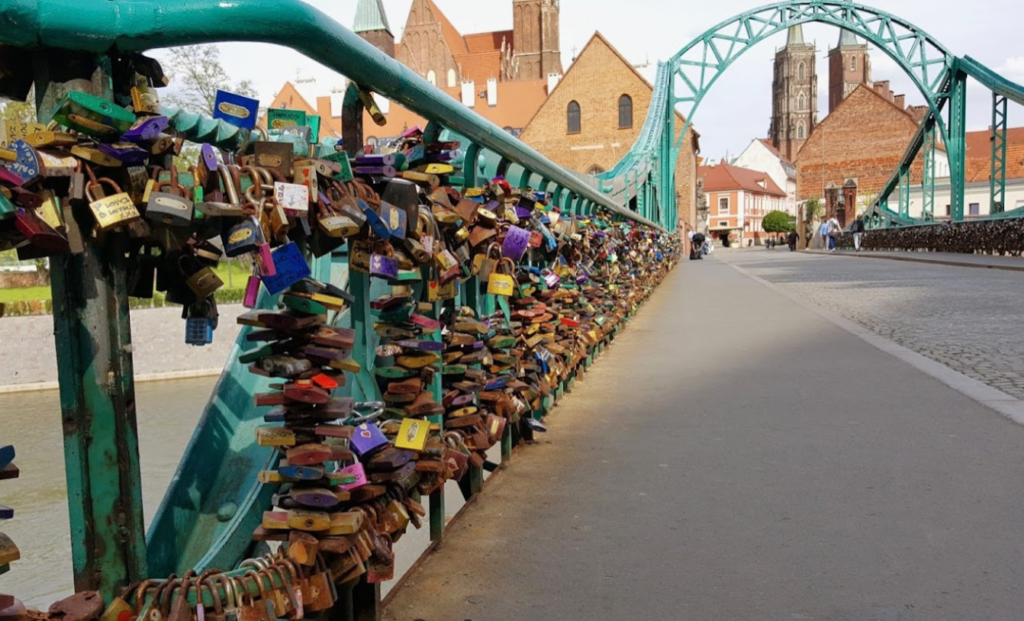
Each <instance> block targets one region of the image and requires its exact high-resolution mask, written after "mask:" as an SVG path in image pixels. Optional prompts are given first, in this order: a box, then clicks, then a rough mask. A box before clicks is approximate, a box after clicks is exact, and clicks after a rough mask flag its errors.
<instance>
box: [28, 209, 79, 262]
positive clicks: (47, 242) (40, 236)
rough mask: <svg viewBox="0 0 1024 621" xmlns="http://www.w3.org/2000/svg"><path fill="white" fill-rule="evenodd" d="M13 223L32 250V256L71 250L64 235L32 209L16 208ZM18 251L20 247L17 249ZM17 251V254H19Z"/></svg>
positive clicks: (50, 254) (62, 252)
mask: <svg viewBox="0 0 1024 621" xmlns="http://www.w3.org/2000/svg"><path fill="white" fill-rule="evenodd" d="M14 225H15V227H16V228H17V229H18V232H19V233H21V234H22V235H23V236H24V237H25V239H26V240H28V243H29V245H30V246H31V247H32V250H33V253H32V255H33V257H44V256H53V255H57V254H64V253H67V252H69V251H70V250H71V248H70V246H69V245H68V240H67V238H66V237H64V236H63V235H61V234H60V233H58V232H57V231H56V230H55V229H54V228H53V227H51V226H50V225H49V224H47V223H46V222H45V221H44V220H43V219H42V218H40V217H39V216H37V215H36V213H35V212H34V211H26V210H24V209H18V210H17V211H16V212H15V214H14ZM19 251H20V249H19ZM20 254H21V253H20V252H19V256H20Z"/></svg>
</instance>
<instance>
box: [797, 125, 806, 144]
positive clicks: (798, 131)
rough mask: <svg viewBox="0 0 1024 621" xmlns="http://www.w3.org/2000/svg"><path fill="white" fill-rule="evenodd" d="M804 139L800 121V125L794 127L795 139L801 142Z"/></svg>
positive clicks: (802, 126)
mask: <svg viewBox="0 0 1024 621" xmlns="http://www.w3.org/2000/svg"><path fill="white" fill-rule="evenodd" d="M805 137H806V135H805V130H804V122H803V121H800V124H799V125H797V126H796V139H797V140H803V139H804V138H805Z"/></svg>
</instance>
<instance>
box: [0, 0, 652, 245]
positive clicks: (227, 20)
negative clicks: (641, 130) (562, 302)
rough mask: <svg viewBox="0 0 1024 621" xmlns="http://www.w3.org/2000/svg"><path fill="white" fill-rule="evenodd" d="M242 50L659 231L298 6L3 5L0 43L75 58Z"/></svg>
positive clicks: (187, 1)
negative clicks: (327, 71) (327, 78)
mask: <svg viewBox="0 0 1024 621" xmlns="http://www.w3.org/2000/svg"><path fill="white" fill-rule="evenodd" d="M222 41H250V42H262V43H273V44H276V45H282V46H284V47H288V48H291V49H294V50H296V51H298V52H300V53H302V54H304V55H306V56H308V57H309V58H311V59H313V60H315V61H317V62H319V63H321V64H323V65H325V66H327V67H330V68H331V69H334V70H335V71H338V72H339V73H342V74H344V75H346V76H348V77H349V78H351V79H352V80H353V81H355V82H356V83H357V84H359V85H361V86H363V87H365V88H369V89H370V90H372V91H374V92H376V93H379V94H381V95H384V96H385V97H387V98H389V99H391V100H392V101H394V102H396V103H398V104H401V105H402V106H404V107H406V108H408V109H409V110H412V111H413V112H415V113H417V114H419V115H420V116H422V117H424V118H427V119H433V120H438V121H440V122H441V123H442V124H443V125H444V126H445V127H447V128H449V129H451V130H453V131H456V132H458V133H460V134H462V135H463V136H466V137H467V138H468V139H469V140H472V141H473V142H475V143H477V144H479V145H481V146H482V147H486V148H487V149H490V150H492V151H494V152H495V153H498V154H499V155H501V156H503V157H505V158H507V159H508V160H510V161H513V162H516V163H517V164H520V165H521V166H523V167H524V168H526V169H528V170H530V171H532V172H533V173H535V174H538V175H541V176H543V177H544V178H546V179H551V180H552V181H555V182H557V183H559V184H561V185H563V186H565V187H567V188H571V189H572V190H573V191H574V192H576V193H577V194H579V195H580V196H582V197H584V198H586V199H588V200H590V201H591V202H593V203H595V204H596V205H600V206H601V207H604V208H605V209H608V210H610V211H612V212H614V213H616V214H618V215H620V216H622V217H625V218H628V219H630V220H634V221H637V222H640V223H642V224H646V225H648V226H654V227H658V228H662V227H660V226H659V225H658V224H656V223H654V222H652V221H650V220H647V219H644V218H642V217H640V216H639V215H637V214H635V213H633V212H632V211H630V210H629V209H626V208H624V207H623V206H621V205H619V204H617V203H615V202H614V201H612V200H611V199H610V198H608V197H607V196H604V195H602V194H601V193H600V192H599V191H597V190H596V189H594V188H592V187H589V186H587V185H586V184H584V183H581V182H580V180H579V179H578V178H576V177H575V176H574V175H572V174H571V173H569V172H568V171H566V170H565V169H564V168H562V167H561V166H558V165H557V164H555V163H554V162H552V161H551V160H549V159H548V158H546V157H544V156H543V155H541V154H540V153H538V152H537V151H535V150H534V149H532V148H530V147H529V146H527V145H526V144H525V143H523V142H521V141H519V140H517V139H516V138H514V137H512V136H511V135H509V134H508V133H507V132H505V131H504V130H502V129H501V128H500V127H498V126H497V125H495V124H494V123H491V122H490V121H488V120H486V119H484V118H483V117H481V116H480V115H478V114H477V113H475V112H474V111H473V110H471V109H470V108H467V107H466V106H464V105H462V104H461V103H460V102H459V101H457V100H455V99H453V98H452V97H450V96H448V95H447V94H445V93H444V92H443V91H441V90H440V89H438V88H437V87H435V86H434V85H432V84H431V83H430V82H428V81H426V80H425V79H424V78H422V77H420V76H419V75H418V74H416V73H415V72H413V71H412V70H411V69H409V68H407V67H406V66H405V65H402V64H401V63H399V62H398V61H397V60H395V59H393V58H390V57H388V56H386V55H385V54H384V53H383V52H381V51H380V50H378V49H377V48H375V47H373V46H372V45H370V44H369V43H367V42H365V41H363V40H362V39H361V38H360V37H359V36H358V35H356V34H355V33H353V32H352V31H351V30H349V29H347V28H345V27H343V26H341V25H340V24H338V23H337V22H335V21H334V20H332V19H331V18H330V17H328V16H327V15H325V14H324V13H323V12H321V11H319V10H317V9H315V8H313V7H311V6H309V5H308V4H305V3H303V2H301V1H300V0H232V1H231V2H223V1H221V0H179V1H175V2H166V1H157V0H106V1H104V2H96V1H83V0H5V1H3V2H0V42H2V43H5V44H8V45H13V46H16V47H21V48H33V47H34V48H41V47H58V48H63V49H68V50H76V51H80V52H95V53H105V52H109V51H112V50H119V51H124V52H129V51H143V50H147V49H152V48H161V47H173V46H179V45H193V44H199V43H216V42H222Z"/></svg>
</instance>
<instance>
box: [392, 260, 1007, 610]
mask: <svg viewBox="0 0 1024 621" xmlns="http://www.w3.org/2000/svg"><path fill="white" fill-rule="evenodd" d="M697 301H699V302H697ZM549 422H550V433H548V434H547V435H546V436H542V442H541V443H540V444H538V445H535V446H531V447H527V448H526V449H525V450H523V451H520V452H519V453H517V455H516V460H515V461H514V462H513V463H512V464H511V465H510V466H509V468H508V469H507V470H505V471H504V472H502V473H499V474H498V475H496V476H495V477H494V478H493V479H492V480H491V481H490V482H489V484H488V485H487V487H486V489H485V491H484V494H483V495H482V497H481V498H480V499H479V500H478V502H476V503H473V504H472V505H471V506H470V507H468V508H467V509H466V511H465V512H464V513H463V514H462V515H461V517H460V518H459V520H458V521H457V523H456V524H454V525H453V527H452V528H451V529H450V530H449V531H448V534H447V539H446V541H445V542H444V544H443V545H442V546H441V547H440V548H439V549H438V551H437V552H436V553H435V554H433V555H432V556H431V557H429V558H428V559H427V560H426V561H425V562H424V563H423V564H422V565H421V566H420V567H419V568H418V569H417V570H415V571H413V573H412V574H411V575H410V577H409V579H408V581H407V583H406V585H405V586H404V588H403V589H401V590H400V591H399V592H398V593H396V595H395V596H394V598H393V599H392V600H391V602H390V605H389V608H388V610H387V611H386V614H385V618H387V619H393V620H403V621H412V620H413V619H424V620H426V621H450V620H461V619H473V620H474V621H503V620H523V621H526V620H530V621H533V620H538V621H539V620H545V621H547V620H556V619H566V620H576V619H580V620H582V619H588V620H597V621H602V620H608V621H611V620H615V621H622V620H633V619H664V620H686V621H689V620H695V621H705V620H707V621H712V620H714V621H718V620H728V621H739V620H744V621H761V620H764V621H769V620H770V621H778V620H783V619H805V620H829V621H832V620H837V621H869V620H883V621H894V620H900V621H908V620H921V621H925V620H927V621H942V620H950V621H954V620H955V621H962V620H965V619H971V620H972V621H981V620H985V619H991V620H996V619H999V620H1008V619H1017V618H1019V616H1020V614H1019V613H1020V610H1021V591H1022V589H1024V587H1022V586H1021V573H1022V572H1024V563H1022V559H1024V520H1022V519H1021V515H1024V489H1022V487H1021V485H1020V481H1021V480H1024V459H1022V457H1021V455H1024V452H1022V449H1024V429H1022V428H1021V427H1019V426H1017V425H1015V424H1013V423H1011V422H1010V421H1008V420H1007V419H1005V418H1003V417H1002V416H1000V415H998V414H996V413H995V412H993V411H992V410H989V409H987V408H985V407H982V406H980V405H978V404H977V403H975V402H974V401H971V400H969V399H968V398H967V397H964V396H963V395H961V394H960V393H957V392H955V391H953V390H952V389H949V388H947V387H945V386H944V385H942V384H940V383H939V382H938V381H936V380H933V379H932V378H930V377H928V376H926V375H924V374H922V373H921V372H919V371H917V370H916V369H914V368H913V367H911V366H909V365H907V364H905V363H903V362H900V361H899V360H897V359H895V358H893V357H891V356H889V355H888V354H885V353H883V352H881V351H879V350H878V349H875V348H874V347H872V346H870V345H868V344H867V343H865V342H864V341H862V340H860V339H859V338H857V337H855V336H853V335H851V334H849V333H847V332H845V331H843V330H841V329H839V328H837V327H836V326H834V325H833V324H832V323H830V322H828V321H826V320H824V319H822V318H821V317H819V316H818V315H816V314H814V313H813V312H811V311H809V310H807V309H805V308H803V307H801V306H799V305H797V304H795V303H793V302H791V301H790V300H788V299H787V298H785V297H783V296H781V295H779V294H778V293H776V292H775V291H774V290H772V289H769V288H767V287H764V286H762V285H761V284H758V283H756V282H755V281H753V280H751V279H750V278H748V277H746V276H744V275H743V274H741V273H739V272H738V271H736V270H735V269H733V268H732V267H730V266H729V265H726V264H724V263H722V262H720V261H718V260H714V259H712V260H708V261H701V262H697V263H691V262H687V263H686V264H685V265H683V266H682V267H681V268H680V269H678V270H676V272H675V273H674V274H673V275H672V276H670V277H669V279H668V280H667V281H666V282H665V284H664V285H663V286H662V287H661V288H660V289H659V291H658V292H657V293H656V294H655V295H654V296H653V298H652V299H651V301H650V302H649V303H648V304H647V305H646V306H645V307H644V308H643V309H642V310H641V312H640V313H639V314H638V316H637V317H636V319H635V320H634V321H632V322H630V325H629V326H628V327H627V329H626V330H625V331H624V332H623V333H622V334H621V335H619V337H618V338H617V339H616V341H615V343H614V345H613V346H612V347H611V348H610V349H609V350H608V352H607V353H606V354H605V355H604V356H602V357H601V358H600V360H599V361H598V363H597V364H596V365H595V366H594V367H593V368H592V370H591V372H590V373H589V374H588V375H587V376H586V379H585V381H584V382H583V383H582V384H578V385H577V387H576V389H575V391H574V392H573V393H572V395H570V396H569V397H567V398H566V399H565V400H564V401H563V402H562V405H561V406H560V407H558V408H557V409H556V410H555V411H554V413H553V414H552V416H551V417H550V418H549Z"/></svg>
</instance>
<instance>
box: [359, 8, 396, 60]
mask: <svg viewBox="0 0 1024 621" xmlns="http://www.w3.org/2000/svg"><path fill="white" fill-rule="evenodd" d="M352 32H354V33H356V34H357V35H359V36H360V37H361V38H363V39H364V40H365V41H366V42H367V43H369V44H370V45H372V46H373V47H375V48H377V49H378V50H380V51H382V52H384V53H385V54H387V55H388V56H390V57H391V58H394V57H395V35H393V34H392V33H391V26H389V25H388V16H387V13H385V12H384V4H383V2H382V0H359V4H357V5H356V19H355V22H354V23H353V24H352Z"/></svg>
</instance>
